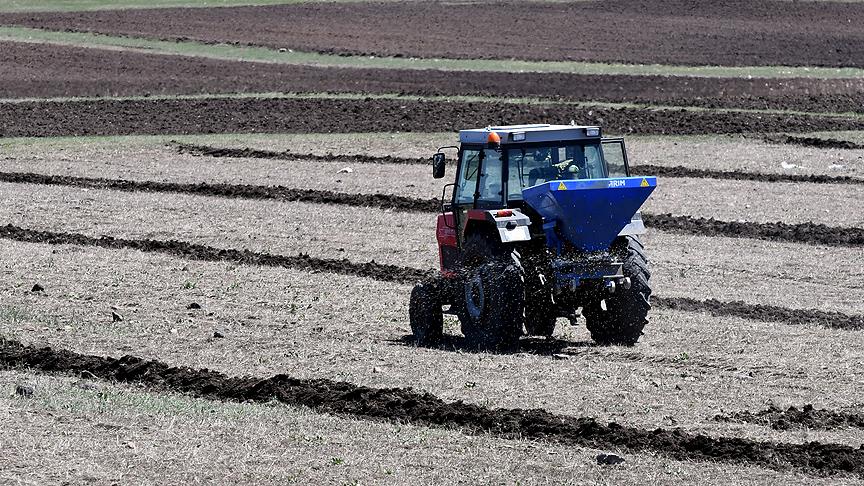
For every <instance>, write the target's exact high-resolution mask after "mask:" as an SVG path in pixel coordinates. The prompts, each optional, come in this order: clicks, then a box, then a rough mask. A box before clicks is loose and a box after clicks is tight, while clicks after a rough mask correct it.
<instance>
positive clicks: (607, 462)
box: [597, 454, 624, 466]
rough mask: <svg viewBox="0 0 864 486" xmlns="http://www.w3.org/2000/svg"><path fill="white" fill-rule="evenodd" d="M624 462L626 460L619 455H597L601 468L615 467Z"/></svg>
mask: <svg viewBox="0 0 864 486" xmlns="http://www.w3.org/2000/svg"><path fill="white" fill-rule="evenodd" d="M623 462H624V458H623V457H621V456H619V455H617V454H597V464H600V465H601V466H614V465H615V464H621V463H623Z"/></svg>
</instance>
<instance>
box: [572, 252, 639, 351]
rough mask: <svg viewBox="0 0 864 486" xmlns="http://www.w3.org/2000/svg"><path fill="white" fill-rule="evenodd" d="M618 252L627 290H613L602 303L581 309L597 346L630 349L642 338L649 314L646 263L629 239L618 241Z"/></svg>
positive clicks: (598, 302) (597, 302)
mask: <svg viewBox="0 0 864 486" xmlns="http://www.w3.org/2000/svg"><path fill="white" fill-rule="evenodd" d="M618 250H619V252H620V254H621V256H622V257H623V258H624V276H625V277H629V278H630V288H629V289H625V288H621V287H619V288H617V289H616V290H615V293H613V294H611V295H610V296H609V297H606V299H605V300H603V301H599V300H598V301H596V302H593V303H591V304H589V305H586V306H585V307H584V308H583V309H582V314H583V315H584V316H585V321H586V324H587V327H588V331H590V332H591V338H592V339H594V341H595V342H596V343H597V344H602V345H609V344H621V345H625V346H632V345H634V344H636V342H637V341H639V338H640V337H641V336H642V329H644V328H645V325H646V324H647V323H648V311H649V310H651V303H650V298H651V286H650V285H649V284H648V279H649V278H650V277H651V273H650V272H649V271H648V260H647V258H646V257H645V253H644V247H643V246H642V243H641V242H640V241H639V240H637V239H635V238H633V237H630V236H627V237H624V238H623V239H621V240H619V244H618Z"/></svg>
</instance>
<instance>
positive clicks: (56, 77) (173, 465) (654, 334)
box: [0, 0, 864, 484]
mask: <svg viewBox="0 0 864 486" xmlns="http://www.w3.org/2000/svg"><path fill="white" fill-rule="evenodd" d="M228 3H229V4H230V3H231V2H228ZM239 3H243V2H239ZM268 3H272V2H268ZM595 4H596V5H595ZM58 5H59V4H58ZM687 5H688V6H691V4H690V3H687ZM529 6H530V7H529ZM590 6H594V7H597V8H602V9H603V12H604V13H602V14H601V13H596V12H595V13H594V14H592V15H593V17H592V21H591V22H587V23H586V29H583V30H581V31H580V30H572V29H571V30H567V31H566V32H567V33H566V35H565V34H564V33H562V32H564V31H558V34H555V35H552V34H550V33H548V32H547V33H544V32H546V31H543V30H540V31H538V30H537V29H522V28H521V26H522V25H524V24H526V23H532V24H536V23H538V22H539V23H545V24H554V23H555V22H559V21H562V19H567V18H572V17H573V15H575V13H574V12H576V11H579V12H581V11H584V9H586V8H587V7H590ZM3 8H4V4H3V3H2V2H0V9H3ZM57 8H60V7H57ZM63 8H64V9H65V7H63ZM682 8H683V7H682V4H680V3H679V2H660V4H658V5H650V4H647V3H640V2H629V1H628V2H556V3H548V4H547V3H542V2H538V3H536V4H534V3H518V4H517V3H512V4H508V3H494V4H493V3H489V4H483V3H481V4H476V3H472V4H459V5H455V6H454V5H449V4H445V3H426V2H423V3H419V2H418V3H414V2H395V3H374V2H358V3H316V2H307V3H298V4H296V5H295V4H291V5H275V6H239V7H230V6H229V7H221V8H198V9H186V8H178V9H167V10H162V9H135V10H97V11H95V12H64V13H58V12H39V13H29V12H25V13H20V12H19V13H0V26H3V28H4V29H6V28H7V27H8V29H7V30H3V31H2V32H0V34H2V36H6V37H10V36H11V37H10V38H5V37H4V39H2V40H0V46H2V49H0V66H2V67H3V69H2V70H0V79H2V81H3V83H2V86H0V98H2V100H0V137H3V138H0V168H2V169H0V208H2V212H0V215H2V216H0V241H2V243H3V244H2V245H0V276H2V278H0V366H2V367H3V368H2V370H0V404H2V405H0V424H2V428H3V430H4V433H3V434H0V450H2V451H4V453H3V454H0V480H2V481H9V482H11V483H13V484H16V483H21V484H28V483H62V482H65V481H68V482H71V483H83V482H87V483H95V484H112V483H130V482H131V483H144V484H167V483H176V482H178V481H186V482H192V483H229V482H230V483H265V484H267V483H272V484H285V483H299V484H312V483H330V484H368V483H374V484H417V483H422V484H440V483H464V484H546V483H556V484H560V483H565V484H568V483H572V484H584V483H589V484H608V483H626V484H649V483H651V484H672V483H674V484H682V483H683V484H705V483H711V484H765V483H772V484H779V483H783V484H822V483H824V484H860V483H861V482H862V481H864V446H862V444H864V400H862V399H861V393H860V390H862V389H864V374H862V373H861V369H862V366H864V353H862V351H861V350H862V348H864V334H862V333H864V303H862V294H864V270H862V265H861V262H862V261H864V197H862V194H864V193H862V189H864V132H862V130H864V118H862V114H861V113H862V108H861V107H862V100H864V85H862V84H861V81H860V79H861V78H860V77H858V78H856V77H854V76H853V77H846V78H844V77H839V78H832V79H827V78H825V79H823V78H819V77H807V78H804V77H792V76H789V75H786V74H783V67H784V66H798V67H808V66H812V67H820V68H839V69H845V68H860V67H864V66H862V62H861V60H862V54H861V53H860V52H857V51H855V46H857V45H860V33H859V32H858V30H856V29H854V28H852V27H851V26H852V25H856V24H855V22H858V20H859V19H861V18H862V17H864V6H862V5H861V4H858V3H830V2H820V3H818V4H817V3H812V4H811V3H804V2H796V3H792V4H789V3H785V2H771V1H764V0H763V1H759V2H725V3H724V2H721V3H713V2H712V3H710V4H709V3H708V2H706V3H704V4H701V3H699V4H692V9H689V10H687V11H683V10H682ZM7 9H8V10H15V11H17V10H19V9H18V8H17V7H16V8H14V9H12V8H7ZM508 9H510V11H511V12H512V14H513V15H512V16H509V18H503V17H502V16H504V14H503V13H502V12H506V11H508ZM454 10H455V11H459V12H460V14H459V17H460V18H465V19H474V20H469V21H466V23H465V24H464V25H461V26H460V25H458V24H456V23H455V22H454V20H453V19H452V12H453V11H454ZM595 10H596V9H595ZM478 12H483V13H484V15H485V14H491V17H489V18H491V19H497V21H498V22H499V23H500V24H501V25H506V26H509V27H508V28H506V29H505V28H502V29H498V30H497V31H482V32H481V31H479V30H478V26H477V25H474V23H476V19H477V18H479V15H478ZM776 15H779V16H780V17H779V18H778V17H776ZM351 16H353V18H355V19H358V20H357V22H355V23H351V22H347V21H345V20H344V19H346V18H348V17H351ZM499 17H501V18H499ZM804 18H806V19H809V21H810V22H811V24H812V26H814V27H813V29H812V30H811V29H805V28H803V27H800V21H801V19H804ZM381 19H388V21H387V22H385V23H383V24H382V23H381V22H382V20H381ZM514 19H515V20H514ZM520 19H521V20H520ZM646 19H647V20H646ZM721 19H723V21H722V22H721ZM832 19H844V20H849V22H833V21H831V20H832ZM517 20H519V21H517ZM421 21H422V22H427V23H431V24H433V25H436V26H438V28H437V29H418V28H417V25H418V22H421ZM643 21H644V22H647V24H646V25H648V26H652V25H656V26H660V27H662V28H664V29H667V30H668V31H669V33H668V35H664V36H660V35H657V34H656V32H655V33H654V34H651V32H654V31H653V30H652V29H651V28H645V29H643V31H642V32H641V33H640V34H639V35H636V36H632V37H629V38H627V42H624V43H620V42H617V41H618V40H621V39H622V38H623V37H625V36H622V32H630V31H632V28H633V26H634V25H636V24H637V23H638V24H641V23H643ZM508 22H511V23H512V24H511V23H508ZM723 22H728V23H730V24H731V25H732V27H731V29H732V30H731V31H729V32H737V33H738V34H736V35H735V36H732V35H731V34H730V33H729V32H726V31H725V30H723V29H721V28H720V27H719V26H720V25H721V24H722V25H725V24H723ZM252 25H255V26H258V27H257V28H252V27H251V26H252ZM599 25H604V26H605V27H606V28H605V29H599V27H598V26H599ZM796 25H797V26H798V27H795V26H796ZM203 26H207V28H204V27H203ZM517 26H518V27H520V28H519V29H516V27H517ZM19 27H27V28H30V29H40V30H39V32H41V34H39V35H41V36H43V37H42V38H41V40H39V39H36V38H35V37H32V38H26V37H15V35H13V34H9V33H10V32H19V31H15V30H14V29H15V28H19ZM817 27H818V28H817ZM658 28H659V27H658ZM9 29H11V30H9ZM460 29H469V31H462V30H460ZM616 29H617V30H616ZM55 31H63V32H66V33H69V35H73V34H76V33H81V32H97V33H99V34H102V35H104V36H113V37H112V38H116V39H118V40H117V43H118V44H119V43H120V42H121V40H120V39H126V40H125V41H123V42H128V40H129V39H143V40H146V41H148V42H149V41H151V40H152V41H154V42H156V41H165V40H170V41H172V42H177V44H178V45H183V44H184V43H194V42H198V43H202V44H207V45H212V46H214V47H213V48H214V49H221V47H220V46H222V45H223V44H225V43H228V44H229V45H230V44H232V43H233V44H235V45H249V46H253V47H255V48H262V49H272V50H273V52H274V56H278V55H279V51H278V49H279V48H284V49H291V50H292V51H299V52H310V53H314V54H316V55H323V56H330V55H332V57H333V58H334V59H336V58H339V59H343V60H347V62H351V60H352V59H354V58H355V57H359V56H361V55H362V56H365V58H366V60H367V61H369V59H368V57H369V56H376V57H383V58H388V57H390V58H396V59H403V58H410V57H417V58H419V59H426V60H428V59H433V58H452V59H454V60H459V61H460V62H461V61H470V60H472V59H484V60H490V59H500V60H502V62H508V60H512V59H515V60H524V61H530V62H538V63H541V64H540V65H541V66H542V63H544V62H548V61H559V60H563V61H567V62H572V63H573V64H572V67H573V69H574V70H578V69H580V66H582V64H579V63H583V62H599V63H610V64H609V65H610V66H612V67H610V69H612V70H614V69H619V68H615V67H614V63H631V64H638V63H642V64H651V63H654V64H666V65H670V66H675V67H680V66H684V67H686V69H691V68H692V69H696V68H698V66H703V65H706V66H721V67H723V66H733V67H741V66H745V67H746V66H759V67H761V68H763V69H769V70H770V69H774V68H775V67H776V76H774V77H770V78H769V77H766V78H758V77H757V78H749V79H748V78H745V77H736V76H732V75H730V76H723V77H711V76H702V75H699V76H687V75H676V76H664V75H645V74H643V75H635V74H621V73H614V72H610V73H607V74H578V73H575V72H570V73H550V72H541V71H536V72H518V73H517V72H513V73H508V72H506V71H496V72H490V71H482V70H475V69H470V68H469V69H462V70H456V71H444V70H434V69H433V70H429V69H394V68H390V67H386V66H384V65H382V66H377V67H368V66H367V67H351V66H348V65H340V66H339V67H322V66H320V65H311V64H310V65H303V64H295V63H285V62H280V61H278V60H276V61H273V60H268V61H267V62H262V61H261V60H260V59H257V60H256V59H245V60H244V59H239V60H238V59H234V60H228V59H224V58H219V56H217V55H215V54H214V55H212V56H211V55H207V54H206V53H205V54H203V55H199V56H182V55H177V54H176V53H167V52H160V51H159V49H158V48H154V49H153V50H152V51H151V52H146V53H145V52H142V50H141V49H132V48H106V47H105V46H104V45H99V44H93V45H84V46H82V45H80V42H79V41H76V42H75V43H71V42H70V43H64V42H60V41H57V40H52V41H50V42H49V41H45V38H47V37H46V36H48V35H49V34H50V33H52V32H55ZM21 32H23V31H21ZM334 32H335V33H336V34H333V33H334ZM814 32H818V33H819V35H815V34H814ZM472 33H476V35H472ZM328 34H331V35H328ZM517 34H518V35H517ZM559 34H560V35H559ZM34 35H35V34H34ZM727 35H728V37H725V36H727ZM2 36H0V37H2ZM712 36H713V37H712ZM717 36H721V37H722V38H721V39H720V40H722V41H723V42H726V44H724V43H723V42H720V40H718V37H717ZM459 39H463V40H465V39H470V41H467V40H466V41H464V42H459V41H458V40H459ZM586 39H591V41H592V42H593V44H586V42H585V41H586ZM710 39H713V40H710ZM79 40H80V39H79ZM490 42H497V43H498V44H496V49H492V50H490V49H488V48H487V47H488V46H489V45H490ZM574 44H578V45H579V46H580V48H578V49H576V48H573V47H572V46H573V45H574ZM661 44H662V45H663V46H664V48H663V49H659V48H657V47H658V46H659V45H661ZM517 45H519V46H522V45H524V46H526V48H525V49H523V50H521V51H520V52H519V53H518V54H517V53H513V48H514V46H517ZM718 46H723V48H720V47H718ZM778 46H782V47H783V48H782V49H780V48H778ZM637 47H638V48H637ZM213 52H216V51H213ZM501 52H506V54H500V53H501ZM274 59H275V57H274ZM571 119H573V120H575V121H577V122H580V123H599V124H602V125H603V126H604V129H605V130H607V132H608V133H612V134H623V135H625V136H626V137H627V138H626V139H627V144H628V145H627V147H628V151H629V154H630V159H631V164H633V166H634V171H636V172H638V173H640V174H656V175H658V176H659V187H658V190H657V191H656V192H655V193H654V195H653V196H652V198H651V199H650V200H649V201H648V203H647V204H646V206H645V207H644V208H643V209H644V212H645V221H646V225H647V226H648V227H649V232H648V234H647V235H646V237H645V239H644V241H645V244H646V247H647V248H648V251H649V259H650V263H651V272H652V278H651V281H652V286H653V288H654V295H653V296H652V304H653V308H652V310H651V314H650V323H649V325H648V327H647V328H646V331H645V335H644V336H643V337H642V339H641V340H640V342H639V343H638V344H637V345H636V346H634V347H619V346H610V347H601V346H596V345H595V344H594V343H593V342H592V341H591V340H590V336H589V334H588V332H587V331H586V330H585V329H584V322H583V321H581V320H580V321H579V322H578V323H577V324H579V325H578V326H575V327H573V326H570V324H569V322H567V321H566V320H564V319H560V320H559V322H558V326H557V329H556V332H555V334H554V336H553V337H552V338H550V339H540V338H523V339H522V340H521V342H520V344H519V346H518V349H517V350H515V351H514V352H512V353H502V354H495V353H485V352H476V351H473V350H471V349H469V348H468V347H467V346H466V345H465V344H464V342H463V338H462V337H461V334H460V332H459V326H458V322H457V321H456V320H455V319H449V318H448V319H447V320H446V321H445V332H446V333H447V339H445V342H444V344H442V345H441V346H440V347H435V348H423V347H417V346H415V345H414V344H413V342H412V340H411V338H410V328H409V325H408V316H407V314H408V295H409V293H410V290H411V286H412V285H413V283H414V282H416V281H418V280H420V279H421V278H423V277H424V276H425V275H428V274H429V273H430V272H434V271H436V266H437V248H436V243H435V234H434V216H435V212H436V210H437V208H438V203H437V202H436V201H435V198H438V197H440V194H441V183H440V181H436V180H433V179H432V178H431V174H430V172H431V171H430V167H429V165H428V156H429V155H430V154H431V153H433V152H434V151H435V149H436V148H437V147H439V146H442V145H449V144H452V143H454V142H455V141H456V140H455V134H454V133H453V132H454V131H455V130H458V129H460V128H469V127H473V126H486V125H490V124H499V123H510V122H535V121H548V122H558V123H568V122H569V121H570V120H571ZM453 168H454V167H453V166H452V165H451V166H449V167H448V177H449V175H450V174H452V172H453ZM811 405H812V406H813V408H812V409H811V408H810V407H809V406H811ZM790 407H794V408H790ZM739 412H743V413H739ZM601 453H603V454H608V453H614V454H617V455H619V456H621V457H622V458H623V459H624V461H625V462H623V463H622V464H618V465H601V464H598V461H597V460H596V457H597V455H598V454H601Z"/></svg>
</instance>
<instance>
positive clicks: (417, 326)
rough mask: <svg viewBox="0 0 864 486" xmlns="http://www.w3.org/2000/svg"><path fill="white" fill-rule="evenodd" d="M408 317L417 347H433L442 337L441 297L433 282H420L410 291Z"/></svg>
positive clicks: (442, 315) (442, 314)
mask: <svg viewBox="0 0 864 486" xmlns="http://www.w3.org/2000/svg"><path fill="white" fill-rule="evenodd" d="M408 316H409V319H410V321H411V332H412V333H413V334H414V343H415V344H417V345H418V346H434V345H436V344H438V343H439V342H441V338H442V337H443V335H444V313H443V312H442V311H441V297H440V292H439V289H438V286H437V285H435V282H433V281H427V282H421V283H418V284H417V285H415V286H414V289H413V290H412V291H411V300H410V302H409V304H408Z"/></svg>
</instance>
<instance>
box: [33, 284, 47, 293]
mask: <svg viewBox="0 0 864 486" xmlns="http://www.w3.org/2000/svg"><path fill="white" fill-rule="evenodd" d="M44 291H45V287H43V286H41V285H39V284H38V283H37V284H34V285H33V288H32V289H30V292H44Z"/></svg>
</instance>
